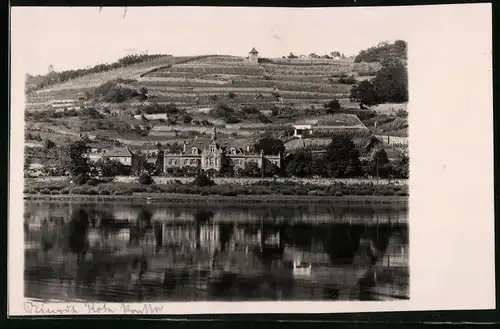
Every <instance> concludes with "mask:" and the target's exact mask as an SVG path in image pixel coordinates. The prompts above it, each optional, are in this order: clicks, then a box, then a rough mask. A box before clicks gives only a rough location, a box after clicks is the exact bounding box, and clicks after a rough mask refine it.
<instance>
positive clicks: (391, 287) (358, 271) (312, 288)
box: [24, 201, 409, 302]
mask: <svg viewBox="0 0 500 329" xmlns="http://www.w3.org/2000/svg"><path fill="white" fill-rule="evenodd" d="M407 217H408V212H407V209H384V208H372V207H357V208H349V207H340V206H335V207H328V206H300V207H299V206H293V205H290V206H276V207H270V206H267V205H266V206H219V205H217V206H205V207H200V206H188V205H157V204H145V205H144V204H143V205H134V204H118V203H99V204H92V203H63V202H36V201H29V202H25V215H24V231H25V273H24V282H25V285H24V289H25V296H26V297H29V298H34V299H40V300H61V301H110V302H133V301H193V300H380V299H396V298H408V282H409V278H408V277H409V270H408V226H407Z"/></svg>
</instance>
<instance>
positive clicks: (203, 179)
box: [193, 173, 215, 187]
mask: <svg viewBox="0 0 500 329" xmlns="http://www.w3.org/2000/svg"><path fill="white" fill-rule="evenodd" d="M193 185H195V186H199V187H203V186H213V185H215V182H214V181H213V180H211V179H210V178H209V177H208V176H207V175H206V174H204V173H201V174H198V176H196V178H195V179H194V181H193Z"/></svg>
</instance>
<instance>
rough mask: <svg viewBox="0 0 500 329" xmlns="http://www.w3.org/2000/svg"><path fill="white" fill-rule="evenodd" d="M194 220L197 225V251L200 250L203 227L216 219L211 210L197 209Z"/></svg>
mask: <svg viewBox="0 0 500 329" xmlns="http://www.w3.org/2000/svg"><path fill="white" fill-rule="evenodd" d="M193 216H194V220H195V225H196V249H199V248H200V228H201V225H204V224H206V223H208V222H209V221H210V220H212V218H213V217H214V213H213V212H212V211H210V210H205V209H197V210H196V211H195V212H194V215H193Z"/></svg>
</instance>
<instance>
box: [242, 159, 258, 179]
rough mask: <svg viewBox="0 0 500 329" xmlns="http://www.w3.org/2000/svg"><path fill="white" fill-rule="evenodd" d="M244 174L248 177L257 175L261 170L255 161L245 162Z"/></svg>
mask: <svg viewBox="0 0 500 329" xmlns="http://www.w3.org/2000/svg"><path fill="white" fill-rule="evenodd" d="M243 173H244V175H245V176H248V177H258V176H260V175H261V170H260V168H259V165H258V164H257V163H256V162H249V163H247V164H245V169H244V172H243Z"/></svg>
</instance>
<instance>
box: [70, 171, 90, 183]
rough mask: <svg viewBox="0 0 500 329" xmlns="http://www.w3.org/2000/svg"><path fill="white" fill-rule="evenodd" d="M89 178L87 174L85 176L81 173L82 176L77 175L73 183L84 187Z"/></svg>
mask: <svg viewBox="0 0 500 329" xmlns="http://www.w3.org/2000/svg"><path fill="white" fill-rule="evenodd" d="M89 178H90V177H89V175H88V174H87V173H85V174H84V173H81V174H78V175H76V177H74V178H73V182H74V183H75V184H76V185H83V184H85V183H86V182H87V181H88V180H89Z"/></svg>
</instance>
